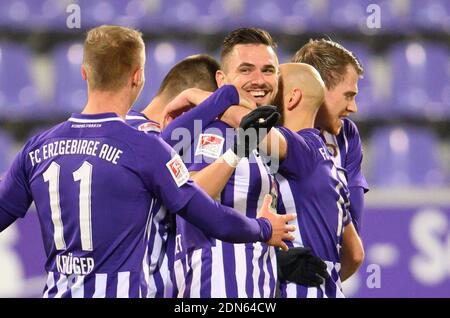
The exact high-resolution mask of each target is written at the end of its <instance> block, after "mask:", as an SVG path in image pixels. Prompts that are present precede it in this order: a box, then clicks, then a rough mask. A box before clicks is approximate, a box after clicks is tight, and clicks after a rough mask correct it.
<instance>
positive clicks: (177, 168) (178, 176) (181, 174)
mask: <svg viewBox="0 0 450 318" xmlns="http://www.w3.org/2000/svg"><path fill="white" fill-rule="evenodd" d="M166 167H167V169H169V172H170V174H171V175H172V178H173V179H174V180H175V182H176V183H177V186H178V187H181V186H182V185H183V184H185V183H186V182H187V181H188V180H189V171H188V169H187V168H186V166H185V165H184V162H183V160H181V157H180V156H179V155H176V156H175V157H173V158H172V159H171V160H170V161H169V162H168V163H166Z"/></svg>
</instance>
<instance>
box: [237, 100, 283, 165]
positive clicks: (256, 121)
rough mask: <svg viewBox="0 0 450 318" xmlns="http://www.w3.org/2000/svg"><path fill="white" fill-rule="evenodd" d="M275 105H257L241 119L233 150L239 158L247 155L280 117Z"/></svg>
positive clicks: (255, 147)
mask: <svg viewBox="0 0 450 318" xmlns="http://www.w3.org/2000/svg"><path fill="white" fill-rule="evenodd" d="M280 116H281V115H280V113H279V112H278V111H277V108H276V107H275V106H270V105H267V106H259V107H258V108H256V109H254V110H252V111H251V112H250V113H248V114H247V115H246V116H244V117H243V118H242V120H241V124H240V125H239V129H238V133H237V135H236V141H235V143H234V146H233V152H234V153H235V154H236V155H237V156H238V157H240V158H242V157H247V158H248V156H249V155H250V153H251V152H252V151H253V150H255V149H257V148H258V145H259V143H260V142H261V141H262V140H263V139H264V137H266V135H267V133H268V132H269V131H270V129H272V127H273V126H275V124H276V123H277V122H278V120H279V119H280Z"/></svg>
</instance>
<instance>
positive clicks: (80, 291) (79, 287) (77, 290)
mask: <svg viewBox="0 0 450 318" xmlns="http://www.w3.org/2000/svg"><path fill="white" fill-rule="evenodd" d="M70 292H71V293H72V298H84V276H82V275H78V276H76V280H75V283H74V284H73V285H72V287H70Z"/></svg>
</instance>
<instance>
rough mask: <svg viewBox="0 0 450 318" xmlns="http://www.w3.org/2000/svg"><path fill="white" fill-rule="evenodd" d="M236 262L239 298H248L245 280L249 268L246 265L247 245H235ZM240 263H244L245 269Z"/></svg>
mask: <svg viewBox="0 0 450 318" xmlns="http://www.w3.org/2000/svg"><path fill="white" fill-rule="evenodd" d="M234 256H235V257H234V262H235V268H236V284H237V289H238V290H237V291H238V297H239V298H248V296H247V292H246V291H245V278H246V276H247V271H248V269H247V266H246V265H245V260H246V256H245V244H235V245H234ZM239 261H241V262H243V263H244V265H245V267H243V266H242V265H241V264H240V263H239Z"/></svg>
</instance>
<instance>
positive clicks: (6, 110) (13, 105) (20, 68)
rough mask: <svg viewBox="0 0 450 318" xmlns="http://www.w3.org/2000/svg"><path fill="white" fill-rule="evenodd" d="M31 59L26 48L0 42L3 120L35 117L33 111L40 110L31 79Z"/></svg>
mask: <svg viewBox="0 0 450 318" xmlns="http://www.w3.org/2000/svg"><path fill="white" fill-rule="evenodd" d="M31 57H32V55H31V52H30V50H29V49H28V48H27V47H25V46H22V45H18V44H14V43H7V42H2V43H1V42H0V115H1V116H2V117H3V118H20V117H25V118H27V117H34V116H35V114H32V111H34V110H37V109H38V108H39V100H38V94H37V90H36V87H35V85H34V83H33V80H32V77H31V60H32V59H31ZM36 116H38V114H37V115H36Z"/></svg>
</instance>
